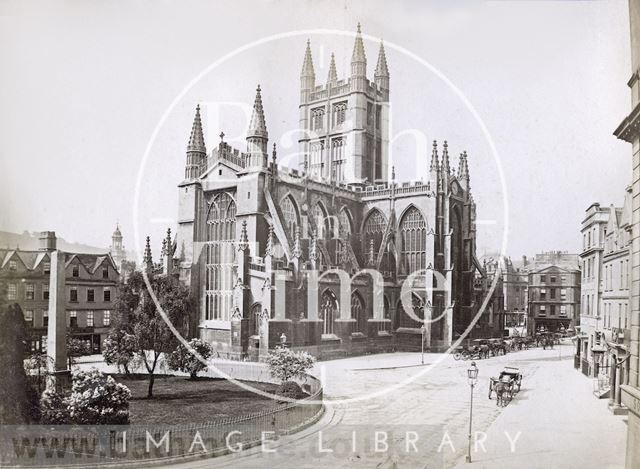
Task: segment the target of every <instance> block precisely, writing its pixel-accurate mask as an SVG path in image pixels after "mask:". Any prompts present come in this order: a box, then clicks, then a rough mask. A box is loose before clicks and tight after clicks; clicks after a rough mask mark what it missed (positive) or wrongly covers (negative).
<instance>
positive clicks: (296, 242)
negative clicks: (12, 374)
mask: <svg viewBox="0 0 640 469" xmlns="http://www.w3.org/2000/svg"><path fill="white" fill-rule="evenodd" d="M291 255H292V256H293V257H294V258H296V259H299V258H300V257H302V248H301V247H300V227H299V226H298V227H296V235H295V238H294V239H293V252H292V253H291Z"/></svg>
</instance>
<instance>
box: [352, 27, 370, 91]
mask: <svg viewBox="0 0 640 469" xmlns="http://www.w3.org/2000/svg"><path fill="white" fill-rule="evenodd" d="M366 81H367V56H366V55H365V52H364V43H363V42H362V32H361V31H360V23H358V31H357V32H356V41H355V43H354V44H353V54H352V55H351V82H352V86H353V87H355V89H359V90H363V89H364V85H365V83H366ZM352 89H353V88H352Z"/></svg>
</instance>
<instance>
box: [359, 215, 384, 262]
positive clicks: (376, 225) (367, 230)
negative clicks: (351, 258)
mask: <svg viewBox="0 0 640 469" xmlns="http://www.w3.org/2000/svg"><path fill="white" fill-rule="evenodd" d="M386 229H387V219H386V218H385V217H384V215H383V214H382V213H381V212H380V211H379V210H375V209H374V210H372V211H371V212H370V213H369V215H368V216H367V220H366V221H365V222H364V227H363V229H362V241H363V242H362V253H363V255H364V256H365V258H366V257H367V256H368V255H369V244H370V242H371V240H373V249H374V252H375V253H376V254H377V253H378V251H379V250H380V243H382V237H383V236H384V232H385V230H386Z"/></svg>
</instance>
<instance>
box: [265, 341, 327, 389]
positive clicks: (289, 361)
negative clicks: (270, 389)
mask: <svg viewBox="0 0 640 469" xmlns="http://www.w3.org/2000/svg"><path fill="white" fill-rule="evenodd" d="M315 361H316V359H315V358H314V357H313V355H311V354H309V353H308V352H304V351H300V352H294V351H293V350H291V349H288V348H285V347H280V348H277V349H275V350H272V351H270V352H269V355H267V364H268V365H269V371H270V372H271V375H272V376H273V377H275V378H278V379H279V380H280V381H281V382H282V383H285V382H287V381H290V380H291V379H293V378H296V377H298V376H302V374H303V373H304V372H305V371H307V370H308V369H310V368H311V367H312V366H313V364H314V363H315Z"/></svg>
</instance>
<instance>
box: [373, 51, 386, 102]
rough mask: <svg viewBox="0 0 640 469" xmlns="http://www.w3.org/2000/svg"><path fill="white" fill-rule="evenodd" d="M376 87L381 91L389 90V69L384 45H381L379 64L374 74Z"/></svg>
mask: <svg viewBox="0 0 640 469" xmlns="http://www.w3.org/2000/svg"><path fill="white" fill-rule="evenodd" d="M374 79H375V83H376V86H377V87H378V88H380V89H381V90H387V91H388V90H389V67H387V56H386V55H385V53H384V45H383V44H382V42H381V43H380V51H379V52H378V64H377V65H376V71H375V73H374Z"/></svg>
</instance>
